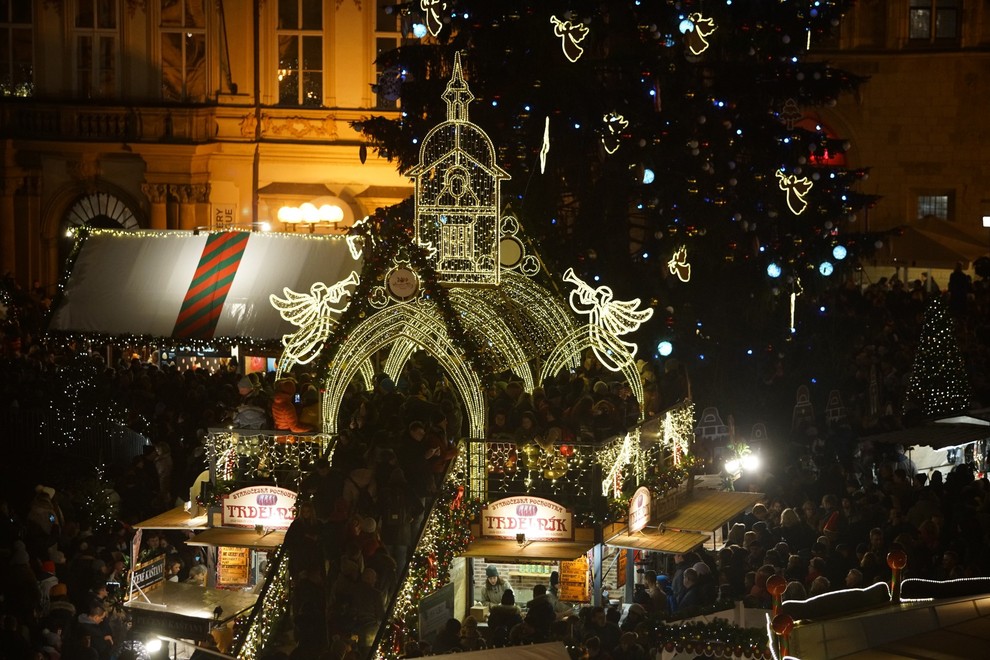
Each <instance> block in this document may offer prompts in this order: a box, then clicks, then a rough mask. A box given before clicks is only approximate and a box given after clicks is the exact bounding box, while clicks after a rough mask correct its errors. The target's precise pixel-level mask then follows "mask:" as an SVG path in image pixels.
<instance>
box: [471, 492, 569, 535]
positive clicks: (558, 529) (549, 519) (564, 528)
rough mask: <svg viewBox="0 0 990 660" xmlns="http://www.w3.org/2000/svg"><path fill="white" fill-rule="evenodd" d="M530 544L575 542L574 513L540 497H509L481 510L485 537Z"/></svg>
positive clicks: (482, 529) (482, 528) (482, 533)
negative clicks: (523, 538)
mask: <svg viewBox="0 0 990 660" xmlns="http://www.w3.org/2000/svg"><path fill="white" fill-rule="evenodd" d="M520 534H523V535H525V537H526V540H527V541H573V540H574V525H573V514H572V513H571V511H570V510H568V509H566V508H564V507H563V506H561V505H560V504H557V503H556V502H553V501H551V500H545V499H542V498H540V497H529V496H521V497H507V498H505V499H502V500H498V501H495V502H491V503H490V504H488V506H486V507H484V508H483V509H482V510H481V537H482V538H490V539H511V540H518V539H519V535H520Z"/></svg>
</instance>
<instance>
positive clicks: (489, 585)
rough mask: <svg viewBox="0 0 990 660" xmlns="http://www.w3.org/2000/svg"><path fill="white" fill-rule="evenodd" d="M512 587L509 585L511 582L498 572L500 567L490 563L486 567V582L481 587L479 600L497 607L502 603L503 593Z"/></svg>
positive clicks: (483, 603) (490, 606) (489, 605)
mask: <svg viewBox="0 0 990 660" xmlns="http://www.w3.org/2000/svg"><path fill="white" fill-rule="evenodd" d="M510 589H512V587H510V586H509V583H508V582H506V581H505V580H504V579H503V578H502V576H501V575H499V574H498V567H496V566H495V565H494V564H489V565H488V566H487V567H485V584H484V585H483V586H482V587H481V593H480V594H479V598H478V600H480V601H481V604H482V605H487V606H488V607H489V608H492V607H495V606H496V605H500V604H501V603H502V594H503V593H505V592H506V591H507V590H510Z"/></svg>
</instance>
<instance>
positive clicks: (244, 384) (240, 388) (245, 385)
mask: <svg viewBox="0 0 990 660" xmlns="http://www.w3.org/2000/svg"><path fill="white" fill-rule="evenodd" d="M253 391H254V383H253V382H251V379H250V378H248V377H247V376H242V377H241V379H240V380H239V381H237V392H238V394H240V395H241V396H247V395H248V394H250V393H251V392H253Z"/></svg>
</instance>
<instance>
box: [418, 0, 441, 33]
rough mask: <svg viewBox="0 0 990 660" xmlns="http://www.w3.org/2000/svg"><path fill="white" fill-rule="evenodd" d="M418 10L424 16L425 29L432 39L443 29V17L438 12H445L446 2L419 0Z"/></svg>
mask: <svg viewBox="0 0 990 660" xmlns="http://www.w3.org/2000/svg"><path fill="white" fill-rule="evenodd" d="M419 8H420V9H422V10H423V13H424V14H425V15H426V29H427V30H429V31H430V34H432V35H433V36H434V37H435V36H437V35H438V34H440V30H442V29H443V17H442V16H441V15H440V12H444V11H446V10H447V0H419Z"/></svg>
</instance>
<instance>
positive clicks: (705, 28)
mask: <svg viewBox="0 0 990 660" xmlns="http://www.w3.org/2000/svg"><path fill="white" fill-rule="evenodd" d="M678 29H679V30H680V31H681V34H683V35H684V39H685V41H686V42H687V47H688V50H689V51H691V54H692V55H701V54H702V53H703V52H705V51H706V50H708V39H706V37H707V36H708V35H710V34H711V33H712V32H714V31H715V30H716V29H718V28H717V26H716V25H715V21H714V20H713V19H711V18H705V17H703V16H702V15H701V14H700V13H697V12H695V13H694V14H688V17H687V18H685V19H684V20H682V21H681V24H680V26H679V27H678Z"/></svg>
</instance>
